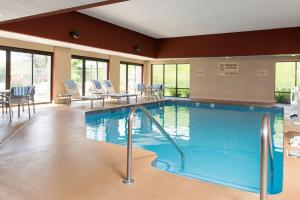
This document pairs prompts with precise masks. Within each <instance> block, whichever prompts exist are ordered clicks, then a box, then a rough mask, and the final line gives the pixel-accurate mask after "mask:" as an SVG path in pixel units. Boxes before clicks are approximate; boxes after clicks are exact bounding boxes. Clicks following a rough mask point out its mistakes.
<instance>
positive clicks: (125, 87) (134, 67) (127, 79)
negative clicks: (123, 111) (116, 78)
mask: <svg viewBox="0 0 300 200" xmlns="http://www.w3.org/2000/svg"><path fill="white" fill-rule="evenodd" d="M139 83H143V65H140V64H133V63H121V64H120V90H121V91H128V92H129V93H135V92H136V85H137V84H139Z"/></svg>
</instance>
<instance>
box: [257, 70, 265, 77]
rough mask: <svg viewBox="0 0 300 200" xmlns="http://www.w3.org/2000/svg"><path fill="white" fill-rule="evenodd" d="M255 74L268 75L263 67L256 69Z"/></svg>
mask: <svg viewBox="0 0 300 200" xmlns="http://www.w3.org/2000/svg"><path fill="white" fill-rule="evenodd" d="M256 75H257V76H258V77H267V76H268V71H267V70H264V69H260V70H257V71H256Z"/></svg>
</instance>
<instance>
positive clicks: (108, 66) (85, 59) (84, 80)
mask: <svg viewBox="0 0 300 200" xmlns="http://www.w3.org/2000/svg"><path fill="white" fill-rule="evenodd" d="M72 59H78V60H82V95H83V96H84V95H85V82H86V61H87V60H89V61H95V62H96V63H97V80H98V62H106V63H107V74H106V76H107V80H109V75H110V60H109V59H103V58H94V57H88V56H79V55H72V56H71V60H72ZM71 64H72V63H71ZM71 68H72V66H71ZM71 70H72V69H71Z"/></svg>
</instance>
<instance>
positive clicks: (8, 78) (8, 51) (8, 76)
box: [0, 45, 54, 104]
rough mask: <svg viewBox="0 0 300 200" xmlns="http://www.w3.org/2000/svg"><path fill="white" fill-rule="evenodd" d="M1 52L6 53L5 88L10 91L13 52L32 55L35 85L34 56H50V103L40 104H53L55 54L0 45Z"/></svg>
mask: <svg viewBox="0 0 300 200" xmlns="http://www.w3.org/2000/svg"><path fill="white" fill-rule="evenodd" d="M0 50H4V51H6V75H5V78H6V81H5V88H6V89H7V90H9V89H10V88H11V53H12V52H18V53H28V54H31V60H32V62H31V65H32V66H31V68H32V69H31V75H32V78H31V83H33V54H38V55H44V56H50V60H51V65H50V68H51V69H50V99H49V100H50V101H49V102H48V101H47V102H39V103H38V104H40V103H51V102H52V100H53V57H54V56H53V52H48V51H40V50H34V49H25V48H19V47H9V46H2V45H0Z"/></svg>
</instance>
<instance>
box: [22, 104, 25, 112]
mask: <svg viewBox="0 0 300 200" xmlns="http://www.w3.org/2000/svg"><path fill="white" fill-rule="evenodd" d="M22 108H23V112H24V111H25V109H24V103H22Z"/></svg>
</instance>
